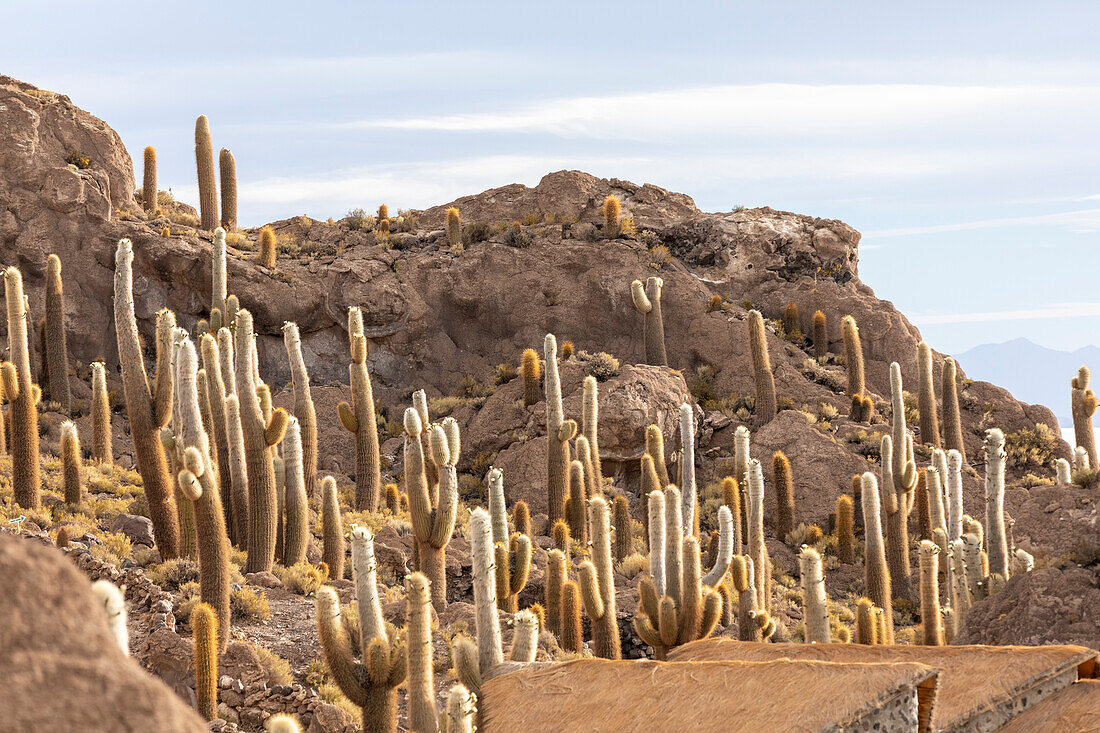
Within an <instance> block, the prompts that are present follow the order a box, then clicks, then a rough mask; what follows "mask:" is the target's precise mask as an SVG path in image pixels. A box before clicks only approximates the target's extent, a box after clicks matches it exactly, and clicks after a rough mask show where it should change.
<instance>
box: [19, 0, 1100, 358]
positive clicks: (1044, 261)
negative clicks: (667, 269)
mask: <svg viewBox="0 0 1100 733" xmlns="http://www.w3.org/2000/svg"><path fill="white" fill-rule="evenodd" d="M895 5H896V4H894V3H883V2H873V3H872V2H828V3H809V2H766V3H765V2H759V3H718V2H680V3H667V2H665V3H647V2H640V3H639V2H635V3H629V4H616V5H610V4H595V3H591V2H584V3H577V2H564V3H561V2H559V3H554V4H550V3H539V4H527V3H508V4H494V3H481V2H467V3H461V4H455V3H435V2H431V3H427V2H408V3H403V4H389V3H387V4H385V5H382V4H377V3H346V4H345V3H340V4H335V3H316V2H315V3H302V2H300V1H298V2H293V3H290V2H265V3H262V4H260V3H254V4H253V3H248V4H245V3H231V2H225V1H224V0H223V2H219V3H213V2H199V3H186V4H185V3H177V4H175V6H173V7H167V6H166V4H157V5H156V6H153V7H150V6H149V5H148V4H147V3H136V2H135V3H122V2H101V3H88V2H41V3H35V4H32V3H14V2H11V1H10V0H7V1H6V2H4V3H3V6H4V7H3V14H4V17H5V19H6V22H7V24H8V27H9V28H10V29H12V31H13V32H9V33H8V34H6V38H5V43H4V44H3V45H0V72H2V73H6V74H10V75H13V76H15V77H17V78H20V79H23V80H25V81H29V82H31V83H34V84H37V85H39V86H42V87H44V88H47V89H51V90H55V91H61V92H64V93H66V94H68V95H69V96H71V97H72V98H73V100H74V101H75V102H76V103H77V104H79V105H80V106H82V107H84V108H85V109H88V110H89V111H91V112H92V113H94V114H96V115H98V116H100V117H102V118H103V119H105V120H107V121H108V122H109V123H110V124H111V125H112V126H113V127H114V128H115V129H116V130H117V131H118V132H119V134H121V135H122V138H123V140H124V142H125V143H126V145H127V147H128V148H129V150H130V152H131V155H133V156H134V157H135V158H137V159H140V154H141V149H142V148H143V147H144V146H145V145H147V144H152V145H154V146H156V148H157V150H158V155H159V163H160V182H161V186H162V187H167V186H171V187H172V189H173V191H174V192H175V193H176V194H177V196H178V197H180V198H183V199H185V200H189V201H191V202H194V199H195V198H196V196H195V184H194V178H195V176H194V160H193V151H192V148H193V125H194V119H195V117H196V116H197V115H198V114H206V115H208V116H209V117H210V120H211V125H212V129H213V134H214V144H215V146H216V147H228V148H230V149H231V150H233V153H234V155H235V156H236V159H237V167H238V175H239V178H240V196H241V201H240V215H241V219H242V222H243V223H245V224H248V225H254V224H259V223H263V222H265V221H268V220H271V219H276V218H283V217H286V216H291V215H295V214H302V213H305V214H309V215H310V216H313V217H317V218H327V217H329V216H334V217H339V216H342V215H343V214H344V213H345V212H347V210H348V209H350V208H353V207H356V206H362V207H364V208H366V209H368V210H369V209H373V208H375V207H376V206H377V205H378V204H379V203H381V202H383V201H384V202H386V203H387V204H388V205H389V206H390V209H391V210H395V209H396V208H407V207H424V206H428V205H431V204H435V203H442V202H444V201H447V200H450V199H451V198H454V197H456V196H458V195H463V194H467V193H473V192H477V191H480V190H483V189H485V188H489V187H493V186H499V185H503V184H506V183H510V182H513V181H519V182H522V183H527V184H534V183H536V182H537V181H538V179H539V178H540V177H541V176H542V175H543V174H544V173H546V172H548V171H551V170H559V169H562V168H579V169H582V170H586V171H589V172H591V173H594V174H596V175H600V176H608V177H610V176H615V177H619V178H627V179H630V180H633V181H635V182H638V183H641V182H651V183H654V184H657V185H660V186H664V187H666V188H670V189H674V190H678V191H683V192H685V193H687V194H689V195H691V196H692V197H694V199H695V201H696V203H697V204H698V205H699V206H700V208H702V209H704V210H708V211H728V210H730V209H731V208H733V207H734V206H737V205H744V206H760V205H768V206H772V207H774V208H778V209H785V210H790V211H797V212H800V213H805V214H811V215H815V216H821V217H827V218H837V219H843V220H845V221H847V222H848V223H849V224H851V225H852V226H854V227H856V228H857V229H859V230H860V231H862V232H863V233H864V238H863V246H862V247H861V250H862V254H861V266H860V270H861V275H862V277H863V280H864V281H865V282H866V283H867V284H869V285H870V286H871V287H873V288H874V289H875V291H876V293H877V294H878V295H879V296H880V297H883V298H887V299H890V300H892V301H894V303H895V304H896V305H897V306H898V307H899V308H900V309H901V310H902V311H903V312H905V313H906V314H907V315H909V316H910V318H911V319H912V320H913V321H914V322H915V323H917V325H918V326H920V327H921V330H922V332H923V333H924V334H925V336H926V338H927V339H928V341H929V342H930V343H931V344H932V345H933V346H934V347H935V348H937V349H939V350H941V351H946V352H960V351H963V350H965V349H967V348H969V347H971V346H973V345H976V344H980V343H987V342H996V341H1004V340H1008V339H1010V338H1013V337H1016V336H1026V337H1028V338H1030V339H1032V340H1033V341H1036V342H1037V343H1041V344H1044V345H1046V346H1050V347H1054V348H1063V349H1066V348H1076V347H1079V346H1083V345H1085V344H1090V343H1091V344H1098V343H1100V334H1098V333H1097V323H1100V293H1097V292H1095V290H1096V288H1095V285H1094V279H1095V275H1094V273H1096V272H1097V268H1098V266H1100V247H1098V246H1097V245H1100V182H1098V181H1097V176H1096V171H1097V170H1100V151H1098V149H1097V146H1096V145H1094V144H1093V136H1094V131H1095V130H1096V129H1098V127H1100V54H1098V53H1097V51H1096V41H1095V35H1096V28H1097V27H1098V26H1100V6H1097V5H1095V4H1094V3H1086V2H1078V3H1067V2H1045V3H1034V2H1027V3H1024V2H996V3H994V2H972V3H965V4H960V3H945V2H925V3H922V4H920V5H919V6H911V7H909V8H906V9H901V8H897V7H895Z"/></svg>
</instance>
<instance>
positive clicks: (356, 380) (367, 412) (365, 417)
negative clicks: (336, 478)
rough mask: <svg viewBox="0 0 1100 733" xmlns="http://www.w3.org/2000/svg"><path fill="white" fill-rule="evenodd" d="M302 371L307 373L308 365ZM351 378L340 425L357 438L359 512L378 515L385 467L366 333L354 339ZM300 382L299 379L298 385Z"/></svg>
mask: <svg viewBox="0 0 1100 733" xmlns="http://www.w3.org/2000/svg"><path fill="white" fill-rule="evenodd" d="M299 353H300V350H299ZM302 370H303V372H304V370H305V364H304V362H303V364H302ZM348 374H349V375H350V377H351V399H352V403H351V404H349V403H347V402H341V403H340V404H339V406H338V410H337V411H338V413H339V416H340V424H341V425H343V426H344V429H345V430H347V431H349V432H351V433H353V434H354V435H355V509H356V511H369V512H376V511H378V499H379V497H380V496H381V494H382V465H381V458H380V454H379V449H378V424H377V421H376V418H375V415H374V390H373V389H372V388H371V383H370V374H369V373H368V372H367V339H366V337H365V336H364V335H363V332H362V330H359V331H357V332H356V333H354V334H352V336H351V364H349V365H348ZM302 379H303V384H306V385H308V379H309V378H308V376H303V378H302ZM297 380H298V378H297V377H295V382H297ZM307 389H308V386H307ZM314 423H315V424H316V420H315V421H314ZM424 424H425V425H426V422H425V423H424ZM314 430H316V427H315V428H314ZM314 460H316V459H314Z"/></svg>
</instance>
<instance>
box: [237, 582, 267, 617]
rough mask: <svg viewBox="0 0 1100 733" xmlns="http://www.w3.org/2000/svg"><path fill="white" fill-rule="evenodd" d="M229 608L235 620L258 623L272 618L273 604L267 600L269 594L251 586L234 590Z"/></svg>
mask: <svg viewBox="0 0 1100 733" xmlns="http://www.w3.org/2000/svg"><path fill="white" fill-rule="evenodd" d="M229 608H230V611H231V612H232V615H233V620H235V621H238V620H239V621H250V622H252V623H256V622H259V621H267V620H268V619H269V618H271V604H270V603H268V602H267V596H265V595H264V594H263V593H260V592H258V591H257V590H256V589H255V588H251V587H249V586H244V587H243V588H239V589H237V590H235V591H233V594H232V595H231V596H230V598H229Z"/></svg>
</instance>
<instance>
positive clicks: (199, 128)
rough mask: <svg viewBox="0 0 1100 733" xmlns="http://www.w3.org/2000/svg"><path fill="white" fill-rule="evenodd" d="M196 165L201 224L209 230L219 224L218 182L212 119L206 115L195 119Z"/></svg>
mask: <svg viewBox="0 0 1100 733" xmlns="http://www.w3.org/2000/svg"><path fill="white" fill-rule="evenodd" d="M195 166H196V168H197V169H198V174H199V215H200V217H201V219H202V223H201V226H202V228H203V229H205V230H206V231H208V232H209V231H213V230H214V227H216V226H218V184H217V181H216V180H215V178H214V142H213V141H212V140H211V138H210V120H208V119H206V115H199V118H198V119H197V120H195Z"/></svg>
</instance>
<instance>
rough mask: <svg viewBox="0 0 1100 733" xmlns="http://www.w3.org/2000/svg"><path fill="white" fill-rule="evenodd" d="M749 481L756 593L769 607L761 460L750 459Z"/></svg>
mask: <svg viewBox="0 0 1100 733" xmlns="http://www.w3.org/2000/svg"><path fill="white" fill-rule="evenodd" d="M748 482H749V490H748V492H746V493H747V494H748V495H747V497H746V500H747V503H748V515H749V520H748V524H749V557H750V558H752V564H753V569H754V571H755V575H756V595H757V597H758V598H759V603H760V605H761V607H762V608H765V609H767V608H768V606H769V605H770V604H771V559H770V558H769V557H768V548H767V547H766V546H765V545H764V474H763V472H762V471H761V469H760V461H757V460H750V461H749V469H748Z"/></svg>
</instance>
